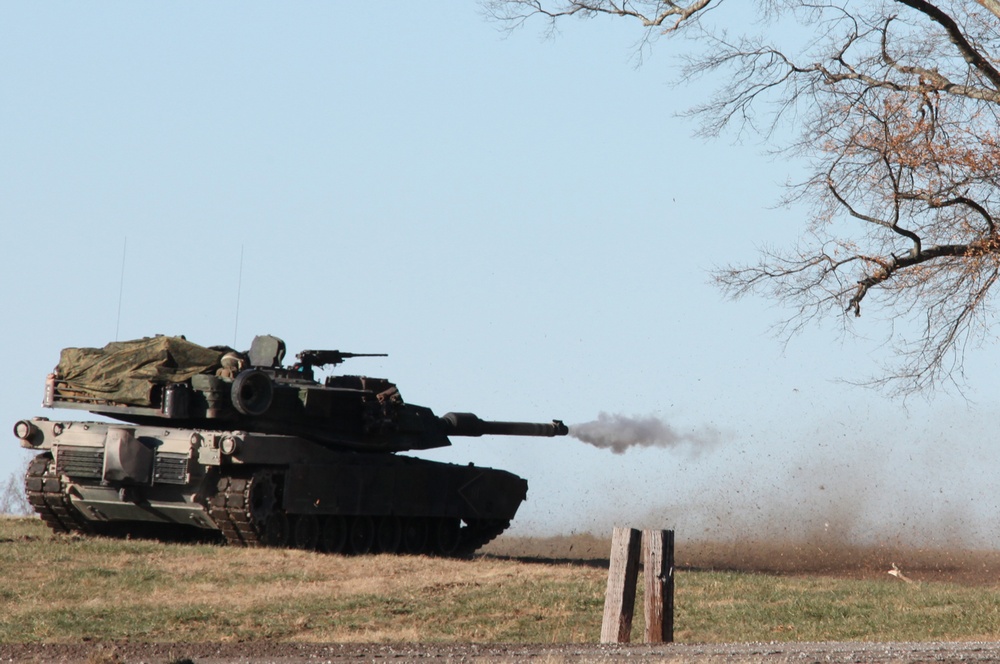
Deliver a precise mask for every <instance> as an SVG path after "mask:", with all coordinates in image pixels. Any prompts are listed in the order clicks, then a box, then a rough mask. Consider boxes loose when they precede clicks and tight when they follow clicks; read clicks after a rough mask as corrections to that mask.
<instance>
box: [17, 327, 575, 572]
mask: <svg viewBox="0 0 1000 664" xmlns="http://www.w3.org/2000/svg"><path fill="white" fill-rule="evenodd" d="M284 356H285V343H284V341H282V340H281V339H279V338H278V337H274V336H271V335H262V336H258V337H256V338H255V339H254V340H253V343H252V344H251V347H250V349H249V350H248V351H246V352H239V351H236V350H235V349H232V348H229V347H226V346H212V347H203V346H199V345H197V344H193V343H191V342H189V341H187V340H186V339H185V338H183V337H167V336H157V337H151V338H145V339H139V340H136V341H126V342H115V343H112V344H108V345H107V346H105V347H104V348H99V349H98V348H67V349H64V350H63V351H62V353H61V355H60V360H59V364H58V365H57V366H56V369H55V371H54V372H53V373H52V374H50V375H49V377H48V379H47V381H46V388H45V398H44V402H43V405H45V406H48V407H53V408H70V409H79V410H87V411H90V412H92V413H95V414H99V415H102V416H107V417H110V418H113V419H116V420H118V421H119V423H117V424H114V423H106V422H75V421H50V420H48V419H46V418H34V419H32V420H21V421H19V422H18V423H17V424H16V425H15V427H14V434H15V436H16V437H17V438H18V439H19V440H20V441H21V445H22V446H24V447H27V448H31V449H34V450H37V451H38V452H39V454H38V456H36V458H35V460H34V461H33V462H32V463H31V465H30V467H29V469H28V474H27V477H26V480H25V488H26V490H27V493H28V497H29V499H30V501H31V503H32V505H34V506H35V508H36V510H37V511H38V513H39V514H40V516H41V517H42V518H43V519H44V520H45V521H46V522H47V523H48V524H49V525H50V526H51V527H52V528H53V529H54V530H57V531H64V532H82V533H100V534H111V535H123V534H124V535H132V534H152V535H153V536H157V537H166V536H167V535H168V534H170V535H173V534H175V533H178V532H183V533H185V534H187V535H190V534H191V532H192V531H193V532H194V533H196V534H198V535H201V536H205V537H209V538H211V537H219V538H221V539H224V540H225V541H227V542H229V543H230V544H235V545H247V546H253V545H258V544H265V545H274V546H287V545H292V546H298V547H302V548H318V549H322V550H324V551H329V552H353V553H366V552H368V551H373V550H377V551H386V552H411V553H421V552H437V553H439V554H444V555H453V554H456V553H468V552H471V551H473V550H475V549H476V548H478V547H479V546H481V545H482V544H483V543H485V542H487V541H489V540H490V539H492V538H493V537H495V536H496V535H497V534H499V533H500V532H502V531H503V530H504V529H505V528H506V527H507V526H508V525H509V523H510V519H511V518H513V516H514V514H515V512H516V511H517V508H518V506H519V505H520V503H521V502H522V501H523V500H524V499H525V497H526V494H527V482H525V481H524V480H523V479H521V478H520V477H517V476H516V475H513V474H511V473H508V472H506V471H502V470H495V469H491V468H481V467H477V466H474V465H472V464H470V465H468V466H457V465H452V464H444V463H438V462H431V461H426V460H423V459H417V458H411V457H406V456H403V455H399V454H396V453H397V452H403V451H407V450H421V449H430V448H436V447H444V446H447V445H450V444H451V441H450V439H449V436H472V437H478V436H483V435H502V436H562V435H566V434H567V432H568V431H567V427H566V426H565V425H564V424H563V423H562V422H560V421H558V420H553V421H552V422H550V423H531V422H499V421H488V420H483V419H481V418H479V417H478V416H476V415H473V414H471V413H447V414H445V415H444V416H441V417H438V416H437V415H435V414H434V413H433V411H431V409H429V408H427V407H424V406H417V405H414V404H408V403H406V402H404V401H403V398H402V396H401V395H400V392H399V390H398V388H397V387H396V385H395V384H394V383H392V382H390V381H388V380H386V379H384V378H372V377H368V376H358V375H330V376H327V377H326V378H324V379H323V380H322V381H321V380H319V379H317V376H316V369H318V368H320V369H321V368H324V367H335V366H337V365H340V364H342V363H343V362H345V361H346V360H348V359H352V358H359V357H373V356H377V357H384V355H383V354H371V353H349V352H342V351H339V350H304V351H302V352H300V353H298V355H296V359H297V362H295V363H294V364H292V365H290V366H285V365H284V364H283V361H284Z"/></svg>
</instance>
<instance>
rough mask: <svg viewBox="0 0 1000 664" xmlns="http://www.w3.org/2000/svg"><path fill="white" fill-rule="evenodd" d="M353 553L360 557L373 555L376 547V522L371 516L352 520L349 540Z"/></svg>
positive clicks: (357, 517)
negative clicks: (373, 549)
mask: <svg viewBox="0 0 1000 664" xmlns="http://www.w3.org/2000/svg"><path fill="white" fill-rule="evenodd" d="M348 546H349V547H350V551H351V553H355V554H358V555H361V554H365V553H371V551H372V547H374V546H375V522H374V521H373V520H372V518H371V517H370V516H366V515H362V516H356V517H354V518H353V519H351V530H350V536H349V538H348Z"/></svg>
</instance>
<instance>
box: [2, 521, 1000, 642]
mask: <svg viewBox="0 0 1000 664" xmlns="http://www.w3.org/2000/svg"><path fill="white" fill-rule="evenodd" d="M563 544H564V545H565V542H564V543H563ZM543 545H544V546H543ZM532 546H536V547H541V549H540V550H541V551H542V553H539V551H537V550H532ZM553 546H554V545H553V544H552V543H551V542H550V543H549V544H548V545H545V541H542V540H523V541H522V540H516V539H508V540H500V541H498V543H497V544H495V545H493V546H492V547H491V548H490V549H488V551H492V552H493V553H488V554H486V555H481V556H479V557H477V558H475V559H473V560H443V559H436V558H430V557H404V556H364V557H355V558H352V557H341V556H327V555H323V554H318V553H308V552H302V551H294V550H275V549H236V548H228V547H221V546H207V545H181V544H161V543H158V542H151V541H138V540H135V541H122V540H109V539H98V538H95V539H87V538H77V537H56V536H53V535H51V534H50V533H49V531H48V530H47V529H46V528H45V527H44V526H43V524H42V523H41V522H40V521H38V520H36V519H10V518H7V519H0V643H8V644H9V643H29V642H63V643H69V642H85V641H109V640H132V641H151V642H152V641H155V642H199V641H233V640H251V639H272V640H283V641H302V642H359V641H365V642H379V641H423V642H466V641H475V642H481V643H487V642H507V643H517V642H521V643H566V642H593V641H596V640H598V637H599V635H600V624H601V613H602V607H603V601H604V588H605V584H606V581H607V570H606V568H605V567H604V565H603V562H605V561H603V560H602V559H601V554H600V553H599V552H598V551H597V549H598V548H599V547H600V540H594V539H593V538H590V539H588V538H586V537H584V538H580V539H578V540H577V541H576V542H575V543H571V544H569V545H568V546H564V547H563V549H562V550H561V551H562V553H561V554H560V555H552V554H553V553H554V552H555V549H553ZM546 547H547V548H546ZM545 551H548V552H549V553H548V554H546V553H545ZM604 555H605V556H606V553H605V554H604ZM701 555H705V554H704V553H702V554H701ZM683 561H684V544H683V542H679V543H678V562H679V563H682V562H683ZM976 564H982V563H976ZM691 567H694V566H693V565H689V566H688V567H687V568H681V569H679V570H678V571H677V573H676V614H675V616H676V617H675V624H676V639H677V640H678V641H681V642H733V641H813V640H819V641H824V640H836V641H841V640H870V641H911V640H912V641H923V640H978V639H984V640H994V639H996V638H998V637H1000V592H998V587H997V586H996V585H994V584H993V583H991V582H987V583H984V582H983V580H982V579H980V580H979V581H978V582H977V583H954V582H945V581H936V580H930V581H922V582H919V583H905V582H902V581H900V580H898V579H896V578H894V577H892V576H889V575H885V574H880V575H879V576H875V577H874V578H860V577H863V576H864V575H863V574H848V575H843V574H840V575H830V574H825V573H808V574H802V573H790V571H789V570H784V571H781V570H777V571H776V573H762V572H760V571H737V570H730V571H711V570H705V569H692V568H691ZM845 576H854V577H858V578H845ZM639 604H640V607H641V601H640V602H639ZM633 635H634V636H633V638H634V639H635V640H641V636H642V615H641V610H640V611H639V615H637V616H636V622H635V628H634V630H633Z"/></svg>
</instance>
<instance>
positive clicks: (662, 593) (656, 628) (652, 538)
mask: <svg viewBox="0 0 1000 664" xmlns="http://www.w3.org/2000/svg"><path fill="white" fill-rule="evenodd" d="M642 574H643V577H644V580H645V600H646V601H645V616H646V643H672V642H673V640H674V531H672V530H644V531H642Z"/></svg>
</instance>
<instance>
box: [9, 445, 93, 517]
mask: <svg viewBox="0 0 1000 664" xmlns="http://www.w3.org/2000/svg"><path fill="white" fill-rule="evenodd" d="M24 491H25V493H26V494H27V495H28V502H29V503H31V506H32V507H34V508H35V512H37V513H38V516H40V517H41V518H42V521H44V522H45V523H46V524H48V526H49V528H51V529H52V530H53V532H57V533H80V534H89V533H92V532H93V528H91V527H90V525H89V524H88V522H87V521H86V520H85V519H84V518H83V517H82V516H81V515H80V513H79V512H77V510H76V508H75V507H73V504H72V503H71V502H70V499H69V494H68V493H67V485H66V482H65V481H64V480H63V478H62V477H61V476H59V475H57V474H56V468H55V461H53V459H52V455H51V454H49V453H43V454H39V455H38V456H36V457H35V458H34V459H32V460H31V462H30V463H29V464H28V471H27V472H26V473H25V475H24Z"/></svg>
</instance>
